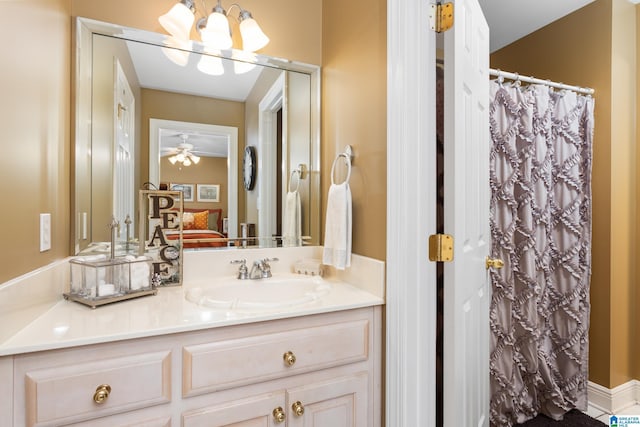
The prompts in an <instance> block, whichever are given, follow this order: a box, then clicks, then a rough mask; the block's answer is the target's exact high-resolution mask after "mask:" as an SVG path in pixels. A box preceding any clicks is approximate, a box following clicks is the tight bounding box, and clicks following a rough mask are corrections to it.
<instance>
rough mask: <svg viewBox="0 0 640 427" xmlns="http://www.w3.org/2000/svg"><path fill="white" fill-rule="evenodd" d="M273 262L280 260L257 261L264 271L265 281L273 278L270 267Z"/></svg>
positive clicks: (265, 259)
mask: <svg viewBox="0 0 640 427" xmlns="http://www.w3.org/2000/svg"><path fill="white" fill-rule="evenodd" d="M272 261H278V258H263V259H261V260H260V261H256V262H257V263H258V264H259V266H260V270H261V271H262V278H263V279H267V278H269V277H271V266H270V265H269V263H270V262H272Z"/></svg>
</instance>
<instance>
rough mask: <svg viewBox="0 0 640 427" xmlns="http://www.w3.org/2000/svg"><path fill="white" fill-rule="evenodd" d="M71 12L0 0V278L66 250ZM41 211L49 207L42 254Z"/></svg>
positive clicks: (46, 0)
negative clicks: (46, 244) (47, 241)
mask: <svg viewBox="0 0 640 427" xmlns="http://www.w3.org/2000/svg"><path fill="white" fill-rule="evenodd" d="M70 10H71V3H70V0H23V1H8V2H7V1H5V2H0V37H1V38H2V40H4V42H3V43H1V44H0V57H2V68H1V71H0V76H1V78H2V95H1V96H2V102H0V123H1V126H0V128H1V129H2V156H0V182H2V183H3V185H2V200H3V202H2V208H0V223H2V224H3V230H2V238H1V239H0V240H1V241H2V245H0V260H1V261H0V265H1V266H2V268H0V283H2V282H4V281H6V280H9V279H11V278H13V277H16V276H18V275H20V274H24V273H26V272H28V271H30V270H33V269H35V268H38V267H40V266H43V265H46V264H48V263H50V262H52V261H54V260H56V259H60V258H63V257H65V256H66V255H67V254H68V252H69V244H70V243H69V236H70V230H69V222H70V218H69V211H70V208H69V203H70V202H69V198H70V194H69V179H70V178H69V170H70V156H71V155H70V144H69V141H70V123H71V113H70V75H71V74H70V73H71V71H70V69H71V52H70V49H69V46H70V45H71V20H70V18H69V16H70ZM17 40H19V41H20V42H16V41H17ZM43 70H46V73H44V72H43ZM40 213H51V228H52V230H51V231H52V232H51V250H50V251H47V252H43V253H40V247H39V221H40V217H39V214H40Z"/></svg>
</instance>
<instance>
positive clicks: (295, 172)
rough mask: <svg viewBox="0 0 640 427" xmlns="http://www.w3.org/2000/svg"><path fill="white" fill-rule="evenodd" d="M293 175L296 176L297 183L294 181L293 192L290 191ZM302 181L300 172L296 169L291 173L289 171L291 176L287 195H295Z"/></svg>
mask: <svg viewBox="0 0 640 427" xmlns="http://www.w3.org/2000/svg"><path fill="white" fill-rule="evenodd" d="M294 175H298V181H296V188H295V190H292V189H291V181H293V177H294ZM301 179H302V174H301V173H300V171H299V170H298V169H295V170H293V171H291V176H290V177H289V187H288V190H289V193H295V192H297V191H298V188H299V187H300V180H301Z"/></svg>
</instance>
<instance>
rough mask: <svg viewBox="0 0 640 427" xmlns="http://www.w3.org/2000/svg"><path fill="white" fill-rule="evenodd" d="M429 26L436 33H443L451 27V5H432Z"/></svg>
mask: <svg viewBox="0 0 640 427" xmlns="http://www.w3.org/2000/svg"><path fill="white" fill-rule="evenodd" d="M429 24H430V25H431V29H432V30H433V31H435V32H436V33H443V32H445V31H447V30H448V29H449V28H451V27H453V3H444V4H443V3H438V4H432V5H431V11H430V12H429Z"/></svg>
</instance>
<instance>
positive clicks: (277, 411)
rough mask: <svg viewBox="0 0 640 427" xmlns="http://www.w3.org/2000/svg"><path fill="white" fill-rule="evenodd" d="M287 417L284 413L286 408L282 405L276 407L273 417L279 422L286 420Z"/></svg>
mask: <svg viewBox="0 0 640 427" xmlns="http://www.w3.org/2000/svg"><path fill="white" fill-rule="evenodd" d="M285 418H286V417H285V415H284V409H282V407H281V406H278V407H277V408H276V409H274V410H273V419H274V420H276V422H277V423H282V422H284V419H285Z"/></svg>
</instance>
